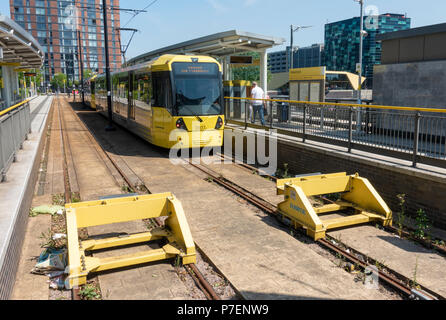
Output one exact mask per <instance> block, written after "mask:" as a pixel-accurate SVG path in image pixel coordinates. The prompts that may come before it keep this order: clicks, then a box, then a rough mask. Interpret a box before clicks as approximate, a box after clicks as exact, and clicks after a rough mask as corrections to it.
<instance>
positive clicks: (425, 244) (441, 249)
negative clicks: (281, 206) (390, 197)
mask: <svg viewBox="0 0 446 320" xmlns="http://www.w3.org/2000/svg"><path fill="white" fill-rule="evenodd" d="M218 156H219V157H221V158H222V159H223V160H225V159H228V157H227V156H226V155H223V154H218ZM229 160H231V161H233V159H232V158H229ZM234 164H235V165H236V166H238V167H240V168H243V169H246V170H249V171H250V172H256V174H259V173H260V171H259V169H258V168H256V167H253V166H250V165H249V164H246V163H241V162H234ZM264 177H265V178H268V179H270V180H271V181H276V180H277V177H275V176H271V175H264ZM321 198H322V199H323V200H324V201H328V202H331V201H330V200H329V199H326V198H324V197H321ZM405 228H406V229H407V230H408V231H405V230H400V229H398V228H395V227H394V226H385V227H383V229H384V230H386V231H387V232H389V233H391V234H393V235H398V236H400V237H401V236H402V237H404V238H407V239H410V240H411V241H415V242H417V243H419V244H420V245H422V246H423V247H425V248H427V249H433V250H435V251H436V252H438V253H440V254H441V255H443V256H445V257H446V247H444V246H440V245H438V244H436V243H433V242H431V241H427V240H424V239H419V238H416V237H414V236H413V234H412V233H413V232H415V229H412V228H410V227H407V226H406V227H405ZM439 240H443V242H445V240H444V239H439Z"/></svg>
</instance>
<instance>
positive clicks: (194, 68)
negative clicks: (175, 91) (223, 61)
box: [172, 62, 218, 75]
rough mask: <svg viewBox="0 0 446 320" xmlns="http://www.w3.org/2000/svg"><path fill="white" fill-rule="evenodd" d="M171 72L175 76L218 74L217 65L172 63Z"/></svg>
mask: <svg viewBox="0 0 446 320" xmlns="http://www.w3.org/2000/svg"><path fill="white" fill-rule="evenodd" d="M172 66H173V71H174V73H175V74H177V75H180V74H181V75H193V74H202V75H206V74H212V75H213V74H216V73H217V72H218V65H217V64H215V63H200V64H197V63H190V62H186V63H184V62H180V63H174V64H173V65H172Z"/></svg>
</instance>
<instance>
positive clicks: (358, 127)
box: [353, 0, 364, 132]
mask: <svg viewBox="0 0 446 320" xmlns="http://www.w3.org/2000/svg"><path fill="white" fill-rule="evenodd" d="M353 1H355V2H358V3H359V6H360V10H361V13H360V30H359V66H358V76H359V77H358V104H362V97H361V90H362V88H361V87H362V51H363V37H364V10H363V7H364V0H353ZM361 111H362V110H361V108H359V110H358V116H357V119H356V131H358V132H359V131H361V123H362V119H361ZM358 123H359V125H358Z"/></svg>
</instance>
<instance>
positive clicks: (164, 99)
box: [153, 72, 173, 113]
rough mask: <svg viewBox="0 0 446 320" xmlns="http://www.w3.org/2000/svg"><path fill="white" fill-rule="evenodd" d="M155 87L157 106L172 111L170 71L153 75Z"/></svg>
mask: <svg viewBox="0 0 446 320" xmlns="http://www.w3.org/2000/svg"><path fill="white" fill-rule="evenodd" d="M153 89H154V95H155V106H157V107H164V108H166V109H167V110H168V111H169V112H170V113H172V106H173V103H172V86H171V83H170V76H169V73H167V72H166V73H164V72H163V73H161V74H157V75H154V76H153Z"/></svg>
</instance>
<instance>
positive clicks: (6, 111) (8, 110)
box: [0, 99, 31, 117]
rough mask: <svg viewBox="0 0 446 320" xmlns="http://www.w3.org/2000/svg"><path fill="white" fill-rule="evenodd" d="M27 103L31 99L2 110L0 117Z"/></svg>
mask: <svg viewBox="0 0 446 320" xmlns="http://www.w3.org/2000/svg"><path fill="white" fill-rule="evenodd" d="M29 101H31V99H26V100H25V101H22V102H20V103H17V104H15V105H13V106H12V107H9V108H8V109H5V110H3V111H0V117H1V116H3V115H5V114H7V113H8V112H11V111H12V110H14V109H17V108H19V107H21V106H23V105H24V104H25V103H27V102H29Z"/></svg>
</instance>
